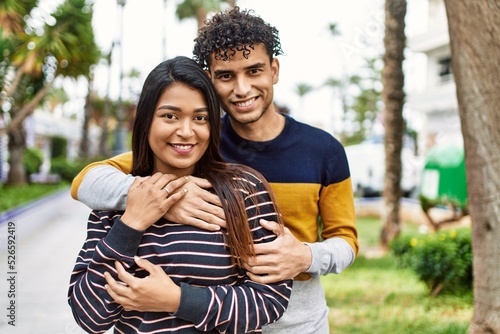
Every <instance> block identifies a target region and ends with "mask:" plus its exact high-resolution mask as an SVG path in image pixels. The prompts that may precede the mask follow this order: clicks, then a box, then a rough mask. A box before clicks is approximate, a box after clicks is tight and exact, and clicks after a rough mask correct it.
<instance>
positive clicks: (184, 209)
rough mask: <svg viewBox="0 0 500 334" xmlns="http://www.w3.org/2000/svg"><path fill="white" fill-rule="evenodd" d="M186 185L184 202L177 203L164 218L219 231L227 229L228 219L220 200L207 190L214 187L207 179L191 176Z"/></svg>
mask: <svg viewBox="0 0 500 334" xmlns="http://www.w3.org/2000/svg"><path fill="white" fill-rule="evenodd" d="M189 180H190V181H189V182H188V183H186V184H185V185H184V187H185V188H187V189H188V191H187V193H186V195H185V196H184V197H183V198H182V200H180V201H178V202H177V203H175V204H174V205H173V206H172V207H171V208H170V209H169V210H168V212H167V213H166V214H165V215H164V217H165V218H166V219H168V220H170V221H173V222H176V223H180V224H185V225H191V226H195V227H199V228H201V229H204V230H208V231H218V230H220V228H221V227H224V228H225V227H226V218H225V216H224V210H223V209H222V205H221V202H220V199H219V197H218V196H217V195H215V194H212V193H211V192H209V191H207V190H206V189H209V188H212V185H211V184H210V183H209V182H208V181H207V180H205V179H200V178H197V177H194V176H189Z"/></svg>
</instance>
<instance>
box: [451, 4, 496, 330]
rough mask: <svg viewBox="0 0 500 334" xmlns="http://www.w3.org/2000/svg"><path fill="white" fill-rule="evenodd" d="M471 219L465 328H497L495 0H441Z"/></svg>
mask: <svg viewBox="0 0 500 334" xmlns="http://www.w3.org/2000/svg"><path fill="white" fill-rule="evenodd" d="M445 4H446V9H447V15H448V24H449V33H450V44H451V51H452V53H451V54H452V68H453V73H454V76H455V82H456V85H457V98H458V106H459V113H460V120H461V125H462V134H463V138H464V148H465V166H466V175H467V189H468V201H469V213H470V216H471V220H472V253H473V256H474V258H473V264H474V265H473V268H474V269H473V275H474V315H473V318H472V323H471V326H470V328H469V333H500V266H499V259H500V247H499V245H500V224H499V223H500V131H499V130H498V124H500V112H499V109H498V108H499V107H498V106H499V105H500V94H499V92H500V80H499V78H500V56H499V55H500V43H499V36H500V4H499V3H498V1H475V0H474V1H473V0H462V1H452V0H445Z"/></svg>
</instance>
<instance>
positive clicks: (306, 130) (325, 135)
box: [285, 115, 342, 146]
mask: <svg viewBox="0 0 500 334" xmlns="http://www.w3.org/2000/svg"><path fill="white" fill-rule="evenodd" d="M285 117H286V118H287V121H288V122H289V124H290V127H291V129H292V133H293V135H294V136H300V137H302V139H305V140H310V141H312V142H314V143H315V144H326V145H333V146H342V144H341V143H340V141H339V140H338V139H337V138H335V136H334V135H332V134H331V133H329V132H327V131H326V130H323V129H321V128H318V127H316V126H313V125H310V124H307V123H304V122H302V121H298V120H296V119H294V118H293V117H291V116H289V115H285Z"/></svg>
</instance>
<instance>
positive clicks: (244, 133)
mask: <svg viewBox="0 0 500 334" xmlns="http://www.w3.org/2000/svg"><path fill="white" fill-rule="evenodd" d="M229 120H230V122H231V126H232V127H233V129H234V131H235V132H236V133H237V134H238V136H240V137H242V138H244V139H248V140H252V141H269V140H273V139H274V138H276V137H278V135H279V134H280V133H281V131H283V128H284V127H285V117H284V116H283V115H282V114H280V113H278V112H276V111H271V110H268V111H267V112H266V113H265V114H264V116H263V117H261V118H260V119H259V120H258V121H257V122H254V123H248V124H241V123H238V122H235V121H234V120H233V119H232V118H231V117H229Z"/></svg>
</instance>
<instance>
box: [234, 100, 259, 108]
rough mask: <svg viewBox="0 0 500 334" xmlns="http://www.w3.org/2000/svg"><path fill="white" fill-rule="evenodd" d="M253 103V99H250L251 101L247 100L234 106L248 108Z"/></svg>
mask: <svg viewBox="0 0 500 334" xmlns="http://www.w3.org/2000/svg"><path fill="white" fill-rule="evenodd" d="M253 101H255V99H251V100H248V101H246V102H238V103H236V105H237V106H238V107H248V106H249V105H251V104H252V103H253Z"/></svg>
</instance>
